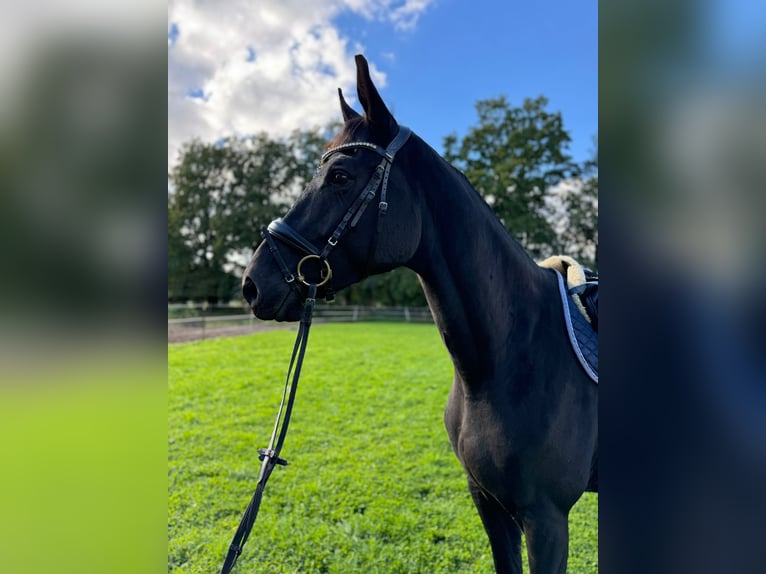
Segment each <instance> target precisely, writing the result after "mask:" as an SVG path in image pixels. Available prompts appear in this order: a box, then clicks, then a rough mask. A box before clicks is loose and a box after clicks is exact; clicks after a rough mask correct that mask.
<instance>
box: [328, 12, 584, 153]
mask: <svg viewBox="0 0 766 574" xmlns="http://www.w3.org/2000/svg"><path fill="white" fill-rule="evenodd" d="M597 13H598V5H597V2H595V1H590V0H589V1H587V2H566V1H562V0H549V1H543V2H518V1H509V2H501V1H497V0H472V1H461V0H439V2H437V3H436V4H435V5H432V6H430V7H429V8H428V10H427V11H426V12H425V13H424V14H423V15H422V16H421V17H420V19H419V20H418V24H417V27H416V28H415V29H414V30H412V31H402V32H395V33H392V31H391V28H390V26H388V25H386V23H383V22H367V21H364V20H363V19H361V18H360V17H359V16H356V15H353V14H343V15H341V16H339V17H338V18H337V19H336V22H337V24H338V26H339V28H340V30H342V31H344V32H345V33H347V34H348V35H349V37H352V38H359V39H360V41H362V42H364V44H365V45H366V48H367V50H366V56H367V57H368V58H370V59H373V60H374V61H375V62H376V64H377V65H378V66H379V67H380V68H381V69H382V71H384V72H385V73H386V76H387V78H386V86H385V87H384V88H383V89H381V93H382V95H383V97H384V99H385V100H386V102H387V103H388V104H389V107H390V108H391V109H392V110H393V111H394V113H395V115H396V116H397V119H398V120H399V121H400V122H402V123H404V124H407V125H409V126H410V127H412V128H413V129H414V130H415V131H416V132H417V133H418V134H419V135H420V136H421V137H422V138H424V139H425V140H426V141H427V142H428V143H430V144H431V145H432V146H433V147H434V148H436V149H437V150H438V151H440V152H441V151H442V140H443V137H444V136H445V135H447V134H448V133H450V132H452V131H455V132H457V133H458V134H460V135H462V134H463V133H465V130H466V129H467V128H468V127H469V126H471V125H472V124H474V123H475V122H476V112H475V109H474V104H475V102H476V101H477V100H480V99H486V98H491V97H496V96H499V95H501V94H504V95H506V96H508V98H509V100H510V101H511V103H512V104H514V105H518V104H521V102H522V101H523V99H524V98H525V97H536V96H538V95H541V94H542V95H544V96H546V97H547V98H548V99H549V101H550V103H549V109H550V110H560V111H561V112H562V115H563V118H564V125H565V127H566V128H567V129H568V130H569V132H570V134H571V136H572V143H571V145H570V153H571V154H572V155H573V157H574V158H575V159H576V160H578V161H582V160H584V159H587V158H589V157H590V156H591V151H592V150H593V149H594V144H593V140H594V137H596V136H597V134H598V33H597V32H598V17H597ZM391 54H393V58H392V57H391V56H390V55H391Z"/></svg>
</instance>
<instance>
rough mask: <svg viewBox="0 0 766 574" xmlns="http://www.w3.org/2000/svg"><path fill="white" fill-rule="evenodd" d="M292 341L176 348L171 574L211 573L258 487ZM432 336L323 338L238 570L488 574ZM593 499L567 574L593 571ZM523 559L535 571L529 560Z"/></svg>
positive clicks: (354, 328) (362, 328) (578, 521)
mask: <svg viewBox="0 0 766 574" xmlns="http://www.w3.org/2000/svg"><path fill="white" fill-rule="evenodd" d="M293 339H294V333H293V332H292V331H272V332H266V333H258V334H254V335H250V336H244V337H238V338H232V339H218V340H211V341H202V342H197V343H183V344H178V345H171V346H169V350H168V393H169V394H168V397H169V398H168V400H169V407H168V408H169V413H168V417H169V421H168V422H169V451H168V461H169V463H168V464H169V469H168V472H169V478H168V481H169V482H168V484H169V487H168V488H169V499H168V505H169V508H168V537H169V541H168V571H169V572H173V573H174V574H182V573H183V574H192V573H194V574H196V573H203V572H204V573H205V574H209V573H211V572H217V571H218V569H219V568H220V565H221V562H222V561H223V557H224V556H225V554H226V550H227V548H228V545H229V543H230V541H231V537H232V535H233V534H234V531H235V529H236V527H237V524H238V523H239V519H240V516H241V513H242V511H243V510H244V508H245V506H246V505H247V502H248V501H249V499H250V496H251V495H252V491H253V489H254V487H255V481H256V478H257V474H258V470H259V468H260V463H259V462H258V460H257V449H258V448H259V447H265V446H267V443H268V439H269V436H270V434H271V430H272V427H273V424H274V417H275V415H276V411H277V407H278V405H279V400H280V398H281V393H282V385H283V382H284V376H285V369H286V366H287V363H288V360H289V356H290V351H291V349H292V343H293ZM451 380H452V365H451V363H450V361H449V358H448V356H447V353H446V351H445V350H444V347H443V345H442V342H441V339H440V338H439V335H438V333H437V331H436V329H435V327H434V326H432V325H411V324H410V325H408V324H381V323H376V324H348V325H342V324H333V325H317V326H315V327H314V328H313V330H312V333H311V340H310V341H309V347H308V352H307V355H306V362H305V365H304V372H303V375H302V378H301V382H300V387H299V389H298V396H297V399H296V407H295V410H294V412H293V419H292V422H291V426H290V432H289V434H288V436H287V441H286V443H285V447H284V449H283V451H282V456H283V457H284V458H286V459H287V460H288V461H289V463H290V464H289V466H287V467H277V469H276V470H275V471H274V474H273V475H272V477H271V480H270V481H269V484H268V486H267V488H266V491H265V495H264V500H263V503H262V506H261V511H260V514H259V515H258V519H257V521H256V523H255V527H254V528H253V532H252V534H251V536H250V539H249V541H248V543H247V545H246V546H245V550H244V552H243V554H242V556H241V557H240V559H239V562H238V564H237V571H239V572H243V573H244V572H267V573H272V572H273V573H282V572H284V573H320V572H321V573H338V574H341V573H344V574H345V573H356V572H365V573H369V574H372V573H386V574H388V573H415V572H418V573H429V574H431V573H450V574H452V573H456V572H465V573H490V572H493V571H494V570H493V567H492V557H491V553H490V548H489V543H488V541H487V538H486V535H485V533H484V530H483V528H482V525H481V522H480V520H479V517H478V515H477V514H476V511H475V509H474V507H473V503H472V502H471V499H470V496H469V494H468V490H467V487H466V482H465V478H464V475H463V471H462V469H461V468H460V466H459V463H458V462H457V459H456V458H455V456H454V454H453V453H452V450H451V448H450V446H449V441H448V439H447V434H446V431H445V430H444V424H443V422H442V414H443V409H444V405H445V403H446V400H447V394H448V391H449V387H450V384H451ZM597 521H598V498H597V497H596V496H595V495H592V494H586V495H584V496H583V497H582V499H581V500H580V501H579V502H578V504H577V505H576V506H575V508H574V509H573V511H572V514H571V515H570V558H569V569H568V571H569V572H572V573H578V574H586V573H587V574H592V573H596V572H597V571H598V553H597V549H598V523H597ZM525 560H526V559H525Z"/></svg>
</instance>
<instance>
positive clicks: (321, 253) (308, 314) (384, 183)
mask: <svg viewBox="0 0 766 574" xmlns="http://www.w3.org/2000/svg"><path fill="white" fill-rule="evenodd" d="M411 133H412V132H411V131H410V130H409V128H406V127H404V126H400V127H399V132H398V133H397V134H396V137H394V139H393V140H392V141H391V143H389V144H388V146H387V147H386V148H382V147H380V146H379V145H376V144H374V143H369V142H350V143H346V144H341V145H339V146H336V147H334V148H332V149H330V150H328V151H327V152H325V153H324V155H322V158H321V159H320V161H319V165H320V166H321V165H322V164H324V163H325V162H326V161H327V159H328V158H329V157H330V156H332V155H333V154H335V153H338V152H341V151H344V150H351V149H369V150H372V151H374V152H375V153H377V154H378V155H379V156H380V157H381V160H380V163H379V164H378V166H377V167H376V168H375V171H374V172H373V173H372V175H371V176H370V179H369V181H368V182H367V185H365V186H364V189H363V190H362V192H361V193H360V194H359V195H358V196H357V198H356V200H354V202H353V203H352V204H351V206H350V207H349V208H348V209H347V210H346V213H345V214H344V215H343V217H342V218H341V220H340V223H338V225H337V226H336V227H335V230H334V231H333V232H332V235H330V237H329V238H328V239H327V242H326V243H325V244H324V246H323V247H322V248H321V249H319V248H317V247H316V246H315V245H314V244H313V243H311V242H310V241H308V240H307V239H305V238H304V237H303V236H302V235H301V234H300V233H298V232H297V231H295V229H293V228H292V227H290V226H289V225H288V224H287V223H285V222H284V221H283V220H281V219H275V220H274V221H272V222H271V223H270V224H269V225H268V227H265V228H264V229H263V230H262V231H261V235H263V238H264V239H265V240H266V244H267V245H268V248H269V251H270V252H271V254H272V256H273V257H274V259H275V260H276V262H277V265H278V266H279V269H280V271H281V272H282V276H283V277H284V279H285V282H286V283H287V284H288V285H289V286H290V289H291V290H293V291H295V292H296V293H297V295H298V297H299V298H302V299H303V301H304V304H303V314H302V315H301V321H300V325H299V327H298V336H297V337H296V339H295V345H294V346H293V353H292V356H291V358H290V366H289V367H288V369H287V378H286V380H285V387H284V391H283V392H282V402H281V403H280V405H279V411H278V412H277V420H276V422H275V423H274V430H273V432H272V433H271V440H270V442H269V446H268V448H261V449H258V458H259V460H261V461H262V465H261V471H260V473H259V474H258V481H257V485H256V489H255V492H254V493H253V497H252V498H251V499H250V503H249V504H248V505H247V508H246V509H245V512H244V514H243V515H242V519H241V520H240V522H239V526H238V527H237V531H236V533H235V534H234V539H233V540H232V542H231V545H230V546H229V551H228V553H227V555H226V559H225V560H224V563H223V566H222V567H221V574H228V573H229V572H231V570H232V568H234V564H236V562H237V558H239V555H240V554H241V553H242V548H243V547H244V545H245V542H247V539H248V537H249V536H250V531H251V530H252V528H253V524H254V523H255V518H256V516H257V515H258V509H259V508H260V506H261V500H262V498H263V491H264V489H265V488H266V482H267V481H268V479H269V477H270V476H271V473H272V471H273V470H274V468H275V467H276V466H277V465H281V466H286V465H287V461H286V460H284V459H282V458H280V457H279V454H280V452H281V450H282V446H283V445H284V442H285V437H286V436H287V427H288V425H289V424H290V415H291V414H292V410H293V404H294V403H295V392H296V390H297V388H298V379H299V378H300V374H301V367H302V366H303V357H304V356H305V353H306V345H307V343H308V337H309V329H310V327H311V318H312V315H313V312H314V303H315V301H316V293H317V289H318V288H319V287H321V286H323V285H325V284H327V283H328V282H329V281H330V280H331V279H332V268H331V267H330V263H329V262H328V260H327V258H328V257H329V255H330V252H332V250H333V249H334V248H335V246H336V245H338V241H339V240H340V238H341V237H342V236H343V234H344V233H345V232H346V230H347V229H348V227H349V225H350V226H351V227H356V225H357V223H359V219H360V218H361V217H362V214H363V213H364V210H365V209H367V206H368V205H369V204H370V202H371V201H372V199H373V198H374V197H375V195H376V194H377V192H378V189H380V201H379V202H378V223H377V228H376V231H375V237H374V239H373V242H372V246H371V250H370V258H372V257H374V255H375V250H376V247H377V241H378V236H379V235H380V228H381V221H382V219H383V217H384V216H385V215H386V211H387V210H388V202H387V201H386V193H387V191H388V177H389V175H390V173H391V166H392V165H393V163H394V157H395V156H396V153H397V152H398V151H399V150H400V149H401V148H402V146H404V144H405V143H406V142H407V139H408V138H409V137H410V134H411ZM275 239H278V240H280V241H281V242H282V243H283V244H285V245H287V246H288V247H291V248H292V249H294V250H296V251H299V252H300V253H302V254H303V258H302V259H301V260H300V261H299V262H298V265H297V266H296V269H295V273H293V272H291V271H290V269H289V267H288V266H287V263H285V260H284V258H283V257H282V254H281V253H280V252H279V247H278V245H277V242H276V241H275ZM312 259H316V260H318V261H319V262H320V264H321V265H322V269H321V271H320V277H319V279H318V280H317V281H311V280H309V279H307V278H306V276H305V275H304V274H303V273H302V270H303V265H304V264H305V262H306V261H310V260H312ZM369 260H370V261H371V260H372V259H369ZM296 279H297V280H298V281H299V282H300V283H302V284H303V285H305V286H306V287H308V290H307V292H306V296H305V297H303V294H302V293H301V290H300V288H299V287H298V286H297V285H296ZM331 297H332V289H330V288H327V290H326V298H328V299H330V298H331ZM293 366H294V367H295V371H293ZM291 373H292V375H293V377H292V382H291V381H290V374H291Z"/></svg>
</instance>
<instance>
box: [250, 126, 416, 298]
mask: <svg viewBox="0 0 766 574" xmlns="http://www.w3.org/2000/svg"><path fill="white" fill-rule="evenodd" d="M411 133H412V132H411V131H410V129H409V128H407V127H404V126H399V132H398V133H397V134H396V136H395V137H394V139H393V140H391V143H389V144H388V146H387V147H386V148H383V147H381V146H379V145H377V144H374V143H370V142H350V143H345V144H341V145H339V146H336V147H334V148H332V149H330V150H328V151H326V152H325V153H324V155H322V158H321V159H320V160H319V165H320V166H321V165H323V164H324V163H325V162H326V161H327V160H328V159H329V158H330V157H331V156H332V155H334V154H336V153H338V152H342V151H344V150H357V149H367V150H371V151H373V152H375V153H376V154H378V155H379V156H380V157H381V159H380V163H379V164H378V166H377V167H376V168H375V170H374V171H373V172H372V175H371V176H370V179H369V181H368V182H367V185H365V186H364V189H362V192H361V193H360V194H359V195H358V196H357V198H356V200H354V202H353V203H352V204H351V205H350V206H349V208H348V209H347V210H346V213H345V214H344V215H343V217H342V218H341V220H340V222H339V223H338V225H337V226H336V227H335V230H334V231H333V232H332V234H331V235H330V236H329V237H328V238H327V241H326V242H325V244H324V245H323V246H322V247H321V248H318V247H316V246H315V245H314V244H313V243H311V241H309V240H307V239H306V238H305V237H303V236H302V235H301V234H300V233H299V232H297V231H296V230H295V229H293V228H292V227H290V226H289V225H288V224H287V223H285V222H284V221H283V220H282V219H275V220H274V221H272V222H271V223H269V225H268V226H267V227H264V228H263V230H262V231H261V235H262V236H263V238H264V239H265V240H266V244H267V246H268V248H269V252H270V253H271V255H272V256H273V257H274V259H275V260H276V262H277V265H278V266H279V269H280V271H281V272H282V277H283V278H284V280H285V282H286V283H287V284H288V285H289V286H290V288H291V289H293V290H294V291H296V293H298V296H299V298H302V295H301V294H300V292H299V288H298V286H297V285H296V281H295V280H296V279H297V280H298V281H299V282H300V283H302V284H303V285H306V286H309V285H311V284H312V282H311V281H308V280H307V279H306V276H305V275H304V274H303V273H302V270H303V265H304V264H305V263H306V262H307V261H310V260H312V259H316V260H317V261H318V262H319V263H320V265H321V266H322V268H321V272H320V277H319V280H318V281H315V282H313V284H316V286H317V287H322V286H323V285H325V284H327V283H328V282H329V281H330V280H331V279H332V268H331V267H330V263H329V261H328V257H329V256H330V253H331V252H332V250H333V249H335V247H336V246H337V245H338V241H340V238H341V237H342V236H343V234H344V233H345V232H346V231H347V229H348V228H349V226H350V227H352V228H353V227H356V225H357V223H359V219H360V218H361V217H362V214H364V211H365V209H367V206H368V205H369V204H370V202H371V201H372V199H373V198H374V197H375V195H376V194H377V192H378V189H380V200H379V202H378V223H377V226H376V230H375V236H374V238H373V242H372V246H371V249H370V256H369V257H368V262H371V261H372V260H373V258H374V255H375V250H376V247H377V241H378V236H379V235H380V228H381V223H382V219H383V217H385V215H386V212H387V211H388V201H387V192H388V178H389V175H390V174H391V166H392V165H393V164H394V158H395V157H396V154H397V152H398V151H399V150H400V149H401V148H402V146H404V144H405V143H406V142H407V140H408V139H409V137H410V135H411ZM275 239H278V240H279V241H281V242H282V243H283V244H284V245H286V246H288V247H290V248H292V249H294V250H295V251H298V252H300V253H302V254H303V258H302V259H301V260H300V261H299V262H298V265H297V266H296V269H295V272H292V271H290V268H289V267H288V266H287V263H285V260H284V258H283V257H282V254H281V253H280V252H279V246H278V245H277V242H276V241H275ZM325 297H326V298H327V300H329V301H331V300H332V299H333V290H332V288H331V287H330V286H328V287H327V288H326V295H325Z"/></svg>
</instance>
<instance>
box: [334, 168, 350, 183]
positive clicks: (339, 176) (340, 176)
mask: <svg viewBox="0 0 766 574" xmlns="http://www.w3.org/2000/svg"><path fill="white" fill-rule="evenodd" d="M350 179H351V178H350V177H349V176H348V174H347V173H346V172H343V171H334V172H332V174H330V181H331V182H332V183H334V184H335V185H345V184H347V183H348V182H349V180H350Z"/></svg>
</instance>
